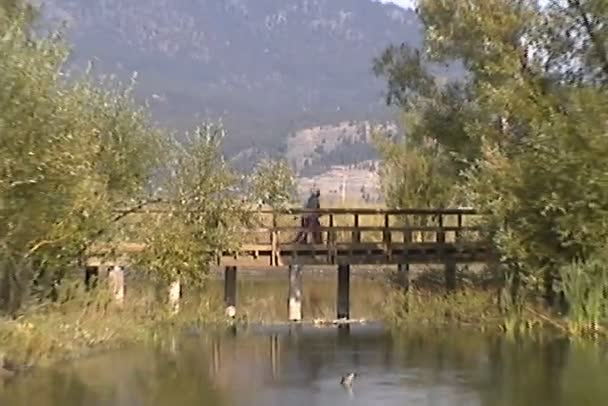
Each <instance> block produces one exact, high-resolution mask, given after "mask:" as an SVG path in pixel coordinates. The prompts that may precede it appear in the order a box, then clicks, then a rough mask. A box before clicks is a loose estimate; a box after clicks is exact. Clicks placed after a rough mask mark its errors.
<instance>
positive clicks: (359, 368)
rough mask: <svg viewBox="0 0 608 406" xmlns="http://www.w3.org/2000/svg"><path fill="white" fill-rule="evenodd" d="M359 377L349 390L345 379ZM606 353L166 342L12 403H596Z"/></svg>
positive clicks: (427, 339) (425, 344)
mask: <svg viewBox="0 0 608 406" xmlns="http://www.w3.org/2000/svg"><path fill="white" fill-rule="evenodd" d="M351 371H352V372H356V373H357V378H356V380H355V383H354V385H353V388H352V391H350V390H347V389H345V388H343V387H342V386H341V385H340V377H341V376H342V375H344V374H346V373H348V372H351ZM607 379H608V363H607V362H606V355H605V351H603V349H601V348H599V347H597V346H592V345H588V346H585V345H582V344H569V343H568V342H567V341H564V340H552V341H548V342H543V341H541V340H530V339H526V340H523V339H522V340H519V341H510V340H507V339H505V338H502V337H490V336H485V335H478V334H475V333H471V332H463V331H451V330H434V331H430V330H427V331H418V332H416V333H414V332H412V333H409V334H405V335H403V336H401V337H395V336H391V335H390V334H389V333H388V332H386V331H384V330H383V329H382V328H380V326H376V325H369V326H352V327H350V328H349V329H346V328H345V329H338V328H316V327H313V326H306V325H300V326H293V327H289V326H285V327H281V328H278V327H277V328H270V327H259V328H252V329H251V330H249V331H239V332H238V333H237V335H236V336H234V335H231V334H226V335H222V334H216V335H190V336H187V337H180V338H179V339H176V338H175V337H169V338H168V339H167V343H166V345H164V346H161V347H159V348H133V349H129V350H125V351H120V352H114V353H110V354H106V355H100V356H97V357H93V358H90V359H87V360H82V361H78V362H76V363H73V364H68V365H62V366H60V367H57V368H55V369H52V370H45V371H36V372H35V373H32V374H31V375H29V376H25V377H22V378H20V379H19V380H17V381H15V382H13V383H11V384H10V385H9V386H8V387H7V388H5V390H4V392H2V393H1V394H0V404H2V405H11V406H21V405H23V406H25V405H27V406H30V405H31V406H37V405H43V406H76V405H91V406H102V405H103V406H105V405H114V406H138V405H142V406H144V405H145V406H169V405H217V406H227V405H260V406H261V405H290V406H300V405H302V406H304V405H306V406H310V405H332V406H337V405H343V404H344V405H346V404H348V405H353V404H354V405H376V404H378V405H379V404H382V405H404V404H407V405H429V406H430V405H483V406H485V405H487V406H490V405H492V406H497V405H498V406H500V405H556V406H560V405H564V406H566V405H568V406H570V405H585V404H588V405H598V404H604V402H603V401H602V400H603V399H604V398H605V397H606V396H608V390H607V389H606V387H607V385H606V384H605V383H606V382H607Z"/></svg>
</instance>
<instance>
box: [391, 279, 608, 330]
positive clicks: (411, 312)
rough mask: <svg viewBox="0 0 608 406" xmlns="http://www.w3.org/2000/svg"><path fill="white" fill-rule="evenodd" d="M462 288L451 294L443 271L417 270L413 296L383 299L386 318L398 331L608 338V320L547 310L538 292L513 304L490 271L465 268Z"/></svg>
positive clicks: (525, 293)
mask: <svg viewBox="0 0 608 406" xmlns="http://www.w3.org/2000/svg"><path fill="white" fill-rule="evenodd" d="M458 278H459V280H458V286H459V287H458V289H457V290H455V291H454V292H447V291H446V290H445V287H444V284H443V278H442V273H441V271H439V270H437V269H432V268H429V267H421V268H420V269H417V270H416V269H415V270H414V271H413V278H412V282H411V285H410V287H409V289H408V291H407V292H406V291H404V290H402V289H401V290H400V289H392V290H391V291H390V292H389V293H388V294H387V296H386V297H385V298H384V300H383V305H382V306H380V308H381V309H382V319H383V320H384V321H385V322H386V324H387V325H388V326H390V327H392V328H394V329H410V328H417V327H419V326H423V325H425V326H430V327H437V326H442V325H444V326H445V325H455V326H461V327H463V326H464V327H471V328H474V329H478V330H483V331H494V332H496V333H506V334H525V333H530V332H533V331H544V330H546V331H553V332H555V333H557V334H562V335H567V336H570V337H584V338H608V329H607V325H608V324H607V323H606V322H607V320H599V321H594V322H589V321H583V320H577V319H575V318H574V317H572V316H569V315H568V314H562V313H561V312H560V311H558V310H556V309H554V308H551V307H548V306H547V305H546V303H545V301H544V298H543V297H542V294H541V292H540V290H539V289H533V288H529V287H527V288H526V287H522V288H520V291H519V294H518V299H517V300H516V301H515V302H513V301H512V300H511V299H510V297H509V295H508V289H506V288H505V287H504V284H503V283H502V282H501V281H500V280H499V279H497V278H496V276H495V274H494V273H492V272H489V271H488V270H486V269H483V268H480V269H473V270H471V269H466V268H465V269H464V270H461V271H460V272H459V274H458Z"/></svg>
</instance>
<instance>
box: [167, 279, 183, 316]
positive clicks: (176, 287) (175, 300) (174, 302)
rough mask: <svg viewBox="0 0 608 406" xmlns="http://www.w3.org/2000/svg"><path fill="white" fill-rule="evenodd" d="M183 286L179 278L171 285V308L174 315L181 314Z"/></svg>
mask: <svg viewBox="0 0 608 406" xmlns="http://www.w3.org/2000/svg"><path fill="white" fill-rule="evenodd" d="M181 291H182V285H181V282H180V280H179V278H177V279H175V280H174V281H173V282H171V284H170V285H169V307H170V308H171V311H172V312H173V314H177V313H178V312H179V298H180V297H181Z"/></svg>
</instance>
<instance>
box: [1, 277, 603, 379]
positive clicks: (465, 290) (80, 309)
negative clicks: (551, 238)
mask: <svg viewBox="0 0 608 406" xmlns="http://www.w3.org/2000/svg"><path fill="white" fill-rule="evenodd" d="M213 275H214V274H213V273H212V276H211V278H210V279H209V280H208V282H207V283H206V285H205V287H204V288H197V289H194V288H191V289H189V287H188V286H187V285H185V286H184V294H183V297H182V299H181V306H180V312H179V313H178V314H173V313H172V312H171V310H170V308H169V306H168V305H167V303H166V300H164V299H166V298H164V297H162V296H159V294H164V293H166V292H164V291H163V292H158V291H155V290H154V289H151V288H142V287H141V286H138V285H135V286H133V285H129V284H128V285H127V295H126V296H125V301H124V303H123V304H122V305H121V306H119V305H117V304H116V303H115V302H114V300H113V298H112V297H110V296H109V293H108V292H107V291H106V290H105V289H101V288H99V289H97V290H96V291H94V292H92V293H91V292H84V290H79V288H74V289H71V291H70V293H68V292H64V294H63V296H61V298H60V300H59V301H58V302H57V303H54V304H47V305H46V306H39V307H35V306H30V307H29V309H30V310H28V311H27V312H25V313H23V314H21V315H19V317H17V318H15V319H6V318H4V319H0V355H1V356H2V357H0V359H2V360H3V362H2V364H1V366H2V367H3V371H4V373H2V372H0V375H5V376H6V377H10V376H12V375H15V374H19V373H20V372H23V371H25V370H27V369H28V368H31V367H33V366H46V365H49V364H52V363H55V362H58V361H61V360H68V359H73V358H77V357H82V356H88V355H89V354H91V353H94V352H98V351H105V350H109V349H115V348H120V347H123V346H125V345H133V344H145V343H153V342H154V341H155V340H157V339H158V338H159V337H160V336H161V335H162V333H163V332H173V333H174V332H178V331H183V330H184V329H186V328H188V327H195V328H198V329H201V330H205V331H209V330H211V329H215V328H217V329H220V328H226V327H228V326H229V325H230V323H237V325H248V324H249V325H275V324H279V323H287V321H286V303H287V290H288V281H287V278H286V277H285V274H283V273H281V272H279V271H276V270H273V271H269V272H265V273H256V274H255V276H253V275H248V274H247V273H246V272H242V273H239V280H238V289H237V296H238V298H237V318H236V319H235V320H234V321H232V320H230V321H229V320H228V319H226V318H225V316H224V309H223V307H224V306H223V283H222V279H221V278H219V277H217V276H220V275H219V274H217V275H216V277H214V276H213ZM488 275H490V274H489V273H488V274H484V273H483V272H482V271H480V270H479V269H474V270H473V271H470V270H466V269H465V270H460V271H459V272H458V286H459V288H458V289H457V290H456V291H455V292H453V293H450V294H448V293H446V290H445V286H444V282H443V273H442V272H441V271H440V270H439V269H432V268H429V267H421V268H416V267H413V268H412V270H411V276H412V281H411V284H410V289H409V291H408V292H407V293H405V292H404V291H402V290H400V288H399V287H398V286H396V285H395V284H394V283H393V280H394V278H392V276H394V274H393V273H392V271H391V270H378V269H376V270H370V269H367V270H366V269H364V268H363V269H354V270H353V276H352V279H351V319H353V320H355V321H364V322H365V321H372V320H375V321H381V322H382V323H383V324H384V325H385V326H387V327H388V328H390V329H393V330H396V331H399V330H401V331H405V330H412V329H413V330H415V329H420V328H427V327H428V328H445V327H447V326H450V327H459V328H461V327H464V328H468V329H472V330H477V331H485V332H488V333H494V334H497V335H500V334H518V333H521V334H529V333H536V332H545V331H546V332H549V333H550V332H555V333H557V334H559V335H566V336H573V335H580V334H574V333H573V331H571V330H572V329H571V328H570V326H569V325H568V321H567V320H566V319H564V318H562V317H561V316H558V315H554V314H550V313H549V312H547V311H546V310H544V309H543V307H542V306H540V305H538V304H536V303H533V302H531V301H529V302H527V303H525V306H519V307H516V308H514V309H511V310H510V311H506V310H504V308H501V306H500V304H499V295H498V286H499V285H498V282H497V281H496V280H494V279H492V278H490V276H488ZM336 282H337V281H336V277H335V270H333V272H332V271H331V270H329V269H326V270H323V269H320V270H316V271H311V272H310V273H306V274H305V276H304V289H303V303H304V308H303V314H304V321H305V322H306V323H312V324H314V325H317V326H323V325H327V324H328V323H329V324H331V322H332V321H335V318H336V317H335V316H336V298H335V294H336V290H337V283H336ZM67 290H70V289H67ZM605 332H606V330H605V329H604V328H603V327H602V326H598V328H597V329H596V330H595V331H590V332H588V333H586V334H583V336H585V337H593V338H598V337H606V336H608V335H607V334H606V333H605Z"/></svg>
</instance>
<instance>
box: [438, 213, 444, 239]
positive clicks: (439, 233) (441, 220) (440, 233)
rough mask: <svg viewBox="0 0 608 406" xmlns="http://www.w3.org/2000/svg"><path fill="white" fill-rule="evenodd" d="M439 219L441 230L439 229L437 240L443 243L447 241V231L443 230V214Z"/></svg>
mask: <svg viewBox="0 0 608 406" xmlns="http://www.w3.org/2000/svg"><path fill="white" fill-rule="evenodd" d="M438 220H439V221H438V226H439V230H438V231H437V242H438V243H440V244H443V243H445V231H444V230H443V214H439V219H438Z"/></svg>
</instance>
